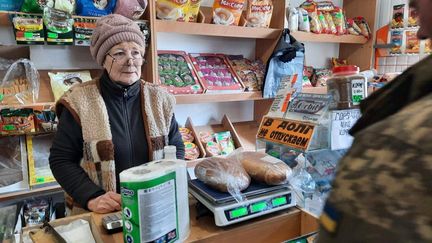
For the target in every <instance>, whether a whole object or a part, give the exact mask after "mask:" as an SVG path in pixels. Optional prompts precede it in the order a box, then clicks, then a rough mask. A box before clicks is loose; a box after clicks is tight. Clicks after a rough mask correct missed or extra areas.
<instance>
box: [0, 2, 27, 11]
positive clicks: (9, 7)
mask: <svg viewBox="0 0 432 243" xmlns="http://www.w3.org/2000/svg"><path fill="white" fill-rule="evenodd" d="M23 2H24V0H0V10H2V11H19V10H20V9H21V5H22V4H23Z"/></svg>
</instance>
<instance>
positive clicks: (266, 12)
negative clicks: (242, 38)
mask: <svg viewBox="0 0 432 243" xmlns="http://www.w3.org/2000/svg"><path fill="white" fill-rule="evenodd" d="M272 13H273V3H272V0H249V1H248V6H247V11H246V26H248V27H264V28H268V27H269V26H270V21H271V17H272Z"/></svg>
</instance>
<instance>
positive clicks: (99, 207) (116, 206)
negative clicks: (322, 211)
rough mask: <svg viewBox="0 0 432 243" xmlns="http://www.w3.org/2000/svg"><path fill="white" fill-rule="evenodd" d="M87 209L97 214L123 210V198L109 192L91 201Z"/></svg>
mask: <svg viewBox="0 0 432 243" xmlns="http://www.w3.org/2000/svg"><path fill="white" fill-rule="evenodd" d="M87 208H88V209H90V211H92V212H95V213H111V212H114V211H119V210H121V196H120V194H118V193H115V192H107V193H105V194H103V195H101V196H99V197H96V198H93V199H90V200H89V201H88V203H87Z"/></svg>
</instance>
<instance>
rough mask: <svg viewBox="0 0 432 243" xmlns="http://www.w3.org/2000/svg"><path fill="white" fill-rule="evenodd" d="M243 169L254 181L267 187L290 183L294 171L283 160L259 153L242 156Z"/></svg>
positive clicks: (245, 153)
mask: <svg viewBox="0 0 432 243" xmlns="http://www.w3.org/2000/svg"><path fill="white" fill-rule="evenodd" d="M240 161H241V163H242V165H243V168H244V169H245V170H246V172H247V173H248V174H249V175H250V177H251V178H252V179H254V180H255V181H258V182H262V183H265V184H267V185H281V184H285V183H287V182H288V180H289V178H290V177H291V174H292V170H291V168H290V167H289V166H288V165H287V164H285V163H284V162H283V161H282V160H279V159H276V158H274V157H272V156H270V155H267V154H264V153H258V152H243V153H241V154H240Z"/></svg>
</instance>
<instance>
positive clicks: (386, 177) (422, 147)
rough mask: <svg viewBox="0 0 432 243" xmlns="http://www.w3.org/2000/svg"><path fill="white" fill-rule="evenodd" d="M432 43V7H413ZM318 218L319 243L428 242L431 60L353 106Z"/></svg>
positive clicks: (417, 1)
mask: <svg viewBox="0 0 432 243" xmlns="http://www.w3.org/2000/svg"><path fill="white" fill-rule="evenodd" d="M410 4H411V5H412V6H413V7H415V8H416V9H417V12H418V15H419V21H420V26H421V27H420V29H419V32H418V36H419V37H420V38H422V39H426V38H431V37H432V0H414V1H410ZM360 108H361V111H362V114H363V115H362V117H361V118H360V120H359V121H358V122H357V123H356V125H355V126H354V127H353V128H352V129H351V131H350V132H351V134H352V135H353V136H354V138H355V139H354V143H353V145H352V147H351V149H350V150H349V151H348V153H347V154H346V156H345V157H344V158H343V159H342V160H341V161H340V164H339V167H338V171H337V174H336V178H335V181H334V185H333V190H332V192H331V193H330V196H329V198H328V200H327V202H326V205H325V207H324V210H323V214H322V215H321V217H320V223H321V229H320V233H319V236H318V241H317V242H319V243H326V242H368V243H369V242H432V56H429V57H427V58H425V59H424V60H423V61H421V62H419V63H417V64H416V65H414V66H413V67H411V68H409V69H408V70H407V71H405V72H404V73H402V74H401V75H400V76H398V77H397V78H396V79H395V80H394V81H393V82H391V83H390V84H388V85H386V86H385V87H384V88H382V89H380V90H378V91H377V92H375V93H373V94H372V95H371V96H370V97H369V98H367V99H366V100H364V101H363V102H362V103H361V105H360Z"/></svg>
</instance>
